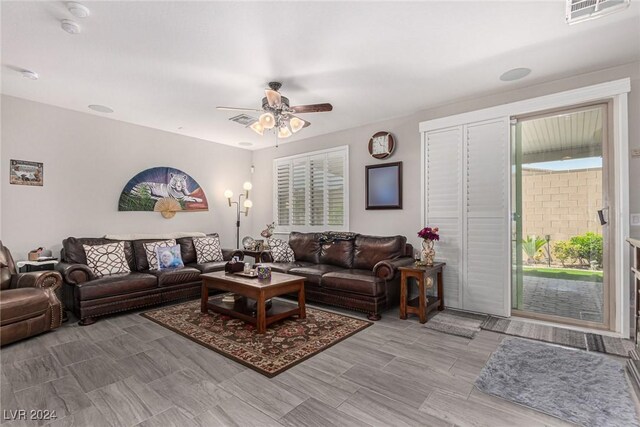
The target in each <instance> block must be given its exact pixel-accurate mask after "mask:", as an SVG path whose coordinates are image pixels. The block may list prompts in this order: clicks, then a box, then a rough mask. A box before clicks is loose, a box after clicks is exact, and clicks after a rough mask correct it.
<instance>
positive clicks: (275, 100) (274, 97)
mask: <svg viewBox="0 0 640 427" xmlns="http://www.w3.org/2000/svg"><path fill="white" fill-rule="evenodd" d="M264 93H265V95H266V96H267V101H268V102H269V107H272V108H274V107H279V106H280V105H281V104H282V95H280V92H278V91H277V90H272V89H265V90H264Z"/></svg>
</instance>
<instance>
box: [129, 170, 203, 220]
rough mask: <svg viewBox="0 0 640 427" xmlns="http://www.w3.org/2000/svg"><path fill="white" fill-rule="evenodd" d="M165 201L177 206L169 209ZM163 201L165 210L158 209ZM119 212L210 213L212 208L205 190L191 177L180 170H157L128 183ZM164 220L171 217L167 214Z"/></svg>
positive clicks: (141, 173)
mask: <svg viewBox="0 0 640 427" xmlns="http://www.w3.org/2000/svg"><path fill="white" fill-rule="evenodd" d="M163 199H173V200H175V201H176V202H177V205H176V204H174V203H171V204H170V205H171V206H170V207H167V203H168V202H167V201H166V200H165V201H162V200H163ZM159 201H162V202H161V203H160V205H162V206H157V204H158V202H159ZM160 208H162V209H160ZM118 210H120V211H154V210H155V211H160V212H163V211H164V212H167V213H168V212H169V211H171V212H180V211H187V212H188V211H207V210H209V204H208V203H207V196H205V194H204V190H203V189H202V187H200V185H199V184H198V183H197V182H196V180H195V179H193V178H191V176H189V175H188V174H186V173H184V172H182V171H181V170H179V169H174V168H169V167H157V168H151V169H147V170H144V171H142V172H140V173H138V174H137V175H136V176H134V177H133V178H131V179H130V180H129V182H127V185H125V186H124V188H123V189H122V193H121V194H120V201H119V202H118ZM163 216H165V218H166V217H167V216H166V214H163ZM171 216H173V215H171Z"/></svg>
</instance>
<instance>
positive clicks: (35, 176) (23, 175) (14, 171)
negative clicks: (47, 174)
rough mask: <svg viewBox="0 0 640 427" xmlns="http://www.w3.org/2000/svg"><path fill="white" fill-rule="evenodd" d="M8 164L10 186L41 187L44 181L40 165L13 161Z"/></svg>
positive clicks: (38, 163)
mask: <svg viewBox="0 0 640 427" xmlns="http://www.w3.org/2000/svg"><path fill="white" fill-rule="evenodd" d="M9 162H10V167H9V183H10V184H16V185H33V186H38V187H42V185H43V180H44V169H43V165H42V163H40V162H27V161H26V160H13V159H11V160H10V161H9Z"/></svg>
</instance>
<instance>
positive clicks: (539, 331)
mask: <svg viewBox="0 0 640 427" xmlns="http://www.w3.org/2000/svg"><path fill="white" fill-rule="evenodd" d="M482 329H486V330H488V331H493V332H500V333H502V334H507V335H514V336H517V337H522V338H530V339H534V340H538V341H545V342H549V343H553V344H560V345H564V346H567V347H575V348H580V349H583V350H584V349H586V350H589V351H595V352H599V353H606V354H612V355H615V356H622V357H629V351H630V350H632V349H633V347H634V346H633V342H632V341H631V340H623V339H621V338H616V337H609V336H606V335H600V334H589V333H584V332H580V331H574V330H571V329H565V328H558V327H555V326H549V325H540V324H537V323H531V322H522V321H520V320H510V319H503V318H500V317H495V316H489V318H488V319H487V320H486V321H485V322H484V323H483V324H482Z"/></svg>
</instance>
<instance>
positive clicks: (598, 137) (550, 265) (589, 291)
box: [511, 104, 613, 329]
mask: <svg viewBox="0 0 640 427" xmlns="http://www.w3.org/2000/svg"><path fill="white" fill-rule="evenodd" d="M608 117H609V116H608V106H607V104H597V105H589V106H583V107H579V108H572V109H565V110H562V111H554V112H551V113H544V114H538V115H528V116H522V117H515V118H513V119H512V126H511V133H512V138H511V140H512V194H511V202H512V212H513V218H512V220H513V223H512V282H511V283H512V292H511V295H512V301H511V305H512V313H513V314H514V315H517V316H521V317H530V318H535V319H540V320H548V321H552V322H558V323H565V324H571V325H577V326H584V327H589V328H599V329H609V327H610V317H611V315H612V313H611V311H612V310H611V307H610V303H611V301H612V300H613V298H612V296H611V289H610V280H609V275H608V271H609V268H608V267H609V265H608V264H609V262H608V259H609V257H608V253H609V247H610V245H609V242H608V240H609V230H608V217H609V215H610V212H609V207H608V206H609V197H608V196H609V180H608V171H609V169H610V166H611V165H610V164H609V163H610V156H609V155H608V154H607V153H608V144H607V141H608V129H609V126H608V120H609V119H608Z"/></svg>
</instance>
